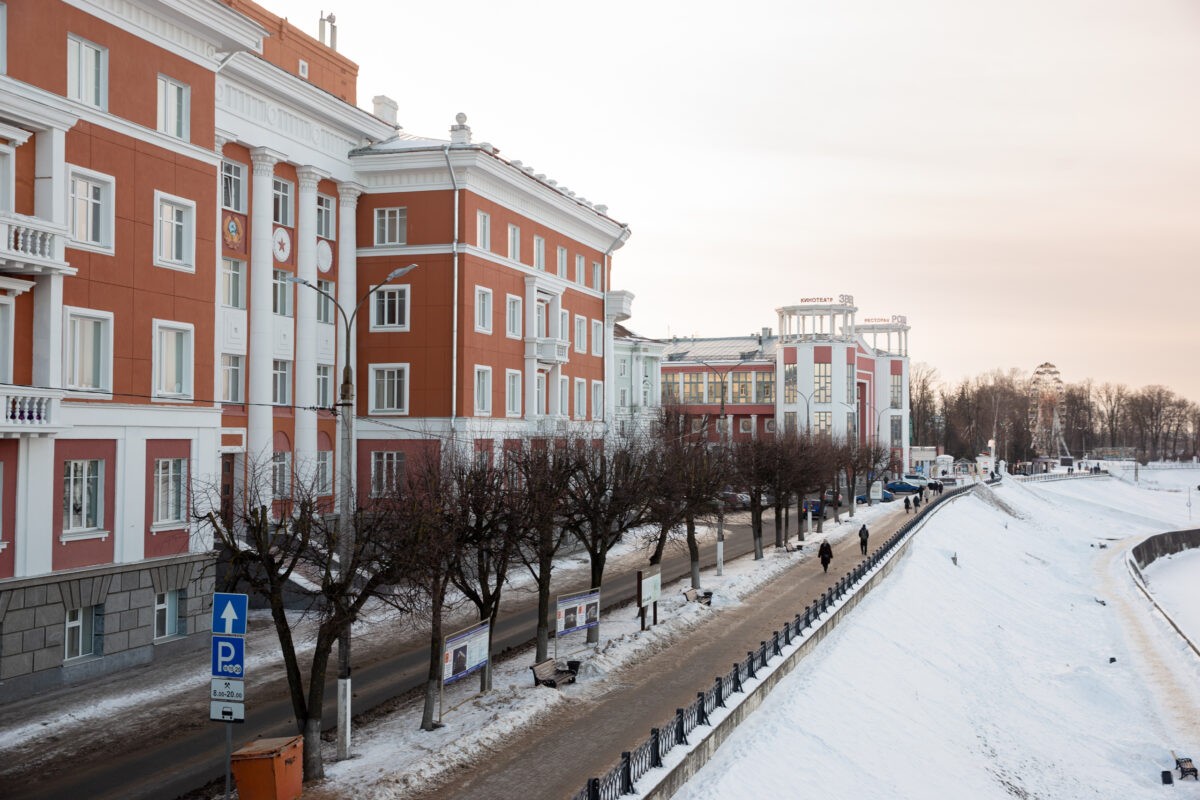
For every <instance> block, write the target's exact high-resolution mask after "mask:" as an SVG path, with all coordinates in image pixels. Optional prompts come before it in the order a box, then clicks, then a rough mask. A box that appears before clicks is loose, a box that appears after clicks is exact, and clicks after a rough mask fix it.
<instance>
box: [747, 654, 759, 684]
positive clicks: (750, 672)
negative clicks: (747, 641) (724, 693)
mask: <svg viewBox="0 0 1200 800" xmlns="http://www.w3.org/2000/svg"><path fill="white" fill-rule="evenodd" d="M746 677H747V678H754V677H757V676H756V675H755V674H754V651H753V650H747V651H746Z"/></svg>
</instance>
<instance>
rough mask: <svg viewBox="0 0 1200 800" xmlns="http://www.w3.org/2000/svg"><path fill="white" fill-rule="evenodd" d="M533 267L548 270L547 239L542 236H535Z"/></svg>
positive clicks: (543, 270)
mask: <svg viewBox="0 0 1200 800" xmlns="http://www.w3.org/2000/svg"><path fill="white" fill-rule="evenodd" d="M533 268H534V269H540V270H541V271H542V272H545V271H546V240H545V239H543V238H542V237H541V236H535V237H533Z"/></svg>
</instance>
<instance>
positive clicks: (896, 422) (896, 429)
mask: <svg viewBox="0 0 1200 800" xmlns="http://www.w3.org/2000/svg"><path fill="white" fill-rule="evenodd" d="M889 419H890V420H891V421H892V447H900V446H902V445H903V444H904V419H903V418H902V417H889Z"/></svg>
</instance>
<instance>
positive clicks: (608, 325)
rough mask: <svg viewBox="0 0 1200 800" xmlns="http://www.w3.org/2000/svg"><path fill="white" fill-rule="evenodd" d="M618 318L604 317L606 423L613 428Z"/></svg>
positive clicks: (606, 315)
mask: <svg viewBox="0 0 1200 800" xmlns="http://www.w3.org/2000/svg"><path fill="white" fill-rule="evenodd" d="M616 321H617V319H616V317H614V316H610V315H608V314H605V315H604V421H605V422H606V423H608V426H609V428H610V429H611V428H612V422H613V419H614V418H615V416H616V413H617V388H616V387H617V384H616V380H615V377H616V374H617V356H616V351H615V349H614V347H613V325H615V324H616Z"/></svg>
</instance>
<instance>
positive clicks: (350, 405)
mask: <svg viewBox="0 0 1200 800" xmlns="http://www.w3.org/2000/svg"><path fill="white" fill-rule="evenodd" d="M416 266H417V265H416V264H409V265H408V266H407V267H397V268H396V269H394V270H392V271H391V272H389V273H388V276H387V277H386V278H384V279H383V282H382V283H380V284H379V285H377V286H372V287H371V288H370V289H369V290H368V291H367V292H366V293H365V294H364V295H363V296H362V297H361V298H360V299H359V301H358V303H357V304H355V306H354V310H353V311H351V312H350V313H349V314H346V309H344V308H342V304H341V303H339V302H338V301H337V298H336V297H334V296H333V295H331V294H329V293H328V292H326V291H325V290H324V289H322V288H320V287H319V286H317V285H316V284H314V283H312V282H310V281H307V280H305V279H304V278H297V277H289V278H288V279H287V280H288V282H289V283H298V284H300V285H301V286H307V287H308V288H310V289H312V290H313V291H314V292H319V293H320V294H322V295H324V296H325V297H326V298H327V299H328V300H329V301H330V302H331V303H333V306H334V308H336V309H337V310H338V313H339V314H341V315H342V322H343V323H344V324H345V326H346V331H345V342H346V349H345V361H344V362H343V366H342V386H341V390H340V395H339V398H338V406H339V407H340V408H341V411H342V413H341V414H340V415H339V417H338V424H339V425H340V426H341V429H342V464H341V472H342V474H341V480H340V481H339V483H340V484H341V492H340V494H341V497H340V498H339V502H338V524H337V533H338V540H337V541H338V548H337V557H338V570H339V572H340V571H341V570H345V569H347V568H348V566H347V565H349V564H350V563H352V562H353V560H354V546H355V541H354V539H355V535H354V525H353V523H352V522H351V516H352V514H353V513H354V499H353V497H352V492H353V482H352V481H351V479H350V474H351V465H352V463H353V459H354V453H353V451H354V364H353V362H352V361H351V360H350V355H351V342H352V338H351V337H352V335H353V330H354V320H355V318H356V317H357V316H358V312H359V310H360V309H361V308H362V306H363V303H365V302H367V299H368V298H370V296H371V295H372V294H374V293H375V292H376V291H377V290H379V289H382V288H383V287H384V286H386V285H388V284H389V283H391V282H392V281H394V280H396V279H397V278H399V277H401V276H403V275H406V274H408V273H409V272H410V271H411V270H413V269H415V268H416ZM341 577H342V578H343V579H344V580H345V579H347V576H346V575H345V574H344V573H342V574H341ZM350 580H352V578H351V579H350ZM350 628H351V621H350V620H345V621H343V624H342V629H341V631H340V632H339V633H338V695H337V700H338V728H337V757H338V759H339V760H342V759H346V758H349V757H350V698H351V693H350Z"/></svg>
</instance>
